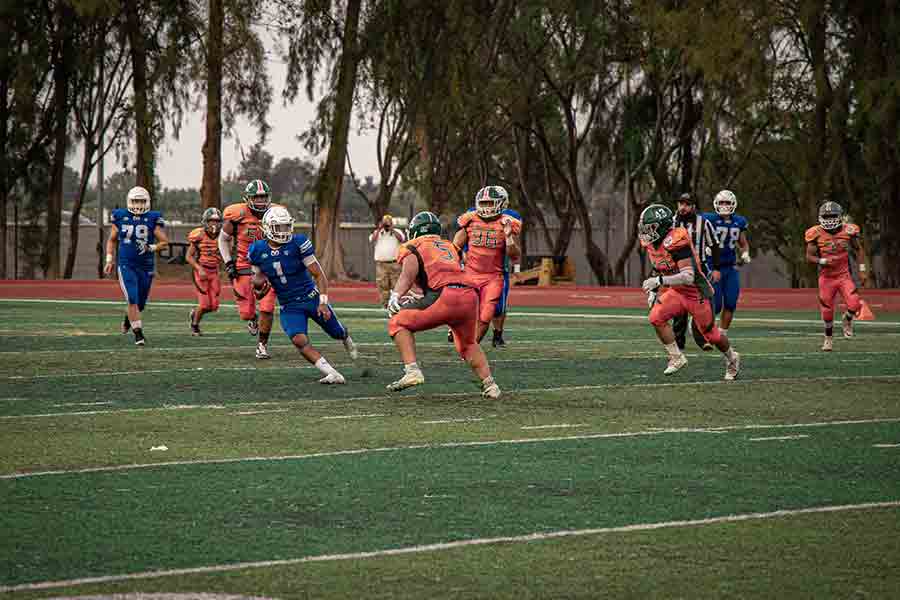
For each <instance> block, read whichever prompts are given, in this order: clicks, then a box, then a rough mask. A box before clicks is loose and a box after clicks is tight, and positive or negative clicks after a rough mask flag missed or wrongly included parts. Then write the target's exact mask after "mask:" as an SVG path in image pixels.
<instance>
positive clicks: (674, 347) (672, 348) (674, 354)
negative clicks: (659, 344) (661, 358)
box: [663, 342, 681, 358]
mask: <svg viewBox="0 0 900 600" xmlns="http://www.w3.org/2000/svg"><path fill="white" fill-rule="evenodd" d="M663 345H664V346H665V347H666V352H668V353H669V357H670V358H678V357H679V356H681V350H679V349H678V344H676V343H675V342H672V343H671V344H663Z"/></svg>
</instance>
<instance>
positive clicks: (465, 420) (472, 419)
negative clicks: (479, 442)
mask: <svg viewBox="0 0 900 600" xmlns="http://www.w3.org/2000/svg"><path fill="white" fill-rule="evenodd" d="M479 421H484V417H466V418H462V419H435V420H434V421H419V424H421V425H448V424H451V423H478V422H479Z"/></svg>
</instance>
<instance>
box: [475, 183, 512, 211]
mask: <svg viewBox="0 0 900 600" xmlns="http://www.w3.org/2000/svg"><path fill="white" fill-rule="evenodd" d="M507 206H509V194H507V193H506V190H505V189H504V188H502V187H501V186H499V185H488V186H485V187H483V188H481V189H480V190H478V192H477V193H476V194H475V212H476V213H478V216H479V217H482V218H484V219H492V218H494V217H497V216H499V215H500V213H502V212H503V211H504V210H505V209H506V207H507Z"/></svg>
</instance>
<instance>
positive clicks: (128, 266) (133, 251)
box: [103, 186, 169, 346]
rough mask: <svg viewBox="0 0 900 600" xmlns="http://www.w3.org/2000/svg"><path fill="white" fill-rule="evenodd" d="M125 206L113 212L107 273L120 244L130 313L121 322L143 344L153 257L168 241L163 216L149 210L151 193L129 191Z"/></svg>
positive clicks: (122, 281) (119, 264)
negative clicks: (144, 315) (144, 320)
mask: <svg viewBox="0 0 900 600" xmlns="http://www.w3.org/2000/svg"><path fill="white" fill-rule="evenodd" d="M126 206H127V207H128V208H127V209H125V208H117V209H115V210H114V211H113V213H112V227H111V228H110V233H109V240H107V242H106V267H105V268H104V269H103V272H104V273H106V274H107V275H109V274H111V273H112V271H113V264H114V263H113V252H114V251H115V250H116V248H117V247H118V261H117V262H116V265H117V267H118V275H119V285H121V286H122V293H123V294H125V301H126V302H128V312H127V313H126V314H125V320H124V321H122V333H128V330H129V329H131V330H132V331H134V343H135V344H137V345H138V346H143V345H144V343H145V341H146V340H145V339H144V326H143V323H142V322H141V312H142V311H143V310H144V306H146V304H147V297H148V296H149V295H150V286H151V285H152V284H153V269H154V264H155V261H154V257H155V255H156V252H157V251H158V250H161V249H163V248H165V247H166V246H167V245H168V244H169V240H168V238H167V237H166V232H165V230H164V229H163V228H164V227H165V222H163V218H162V215H161V214H159V211H156V210H150V192H148V191H147V190H146V189H145V188H142V187H140V186H138V187H133V188H131V189H130V190H129V191H128V197H127V198H126Z"/></svg>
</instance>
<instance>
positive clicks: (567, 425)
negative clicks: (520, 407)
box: [519, 423, 588, 429]
mask: <svg viewBox="0 0 900 600" xmlns="http://www.w3.org/2000/svg"><path fill="white" fill-rule="evenodd" d="M587 426H588V424H587V423H558V424H555V425H523V426H522V427H520V428H519V429H572V428H575V427H587Z"/></svg>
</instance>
